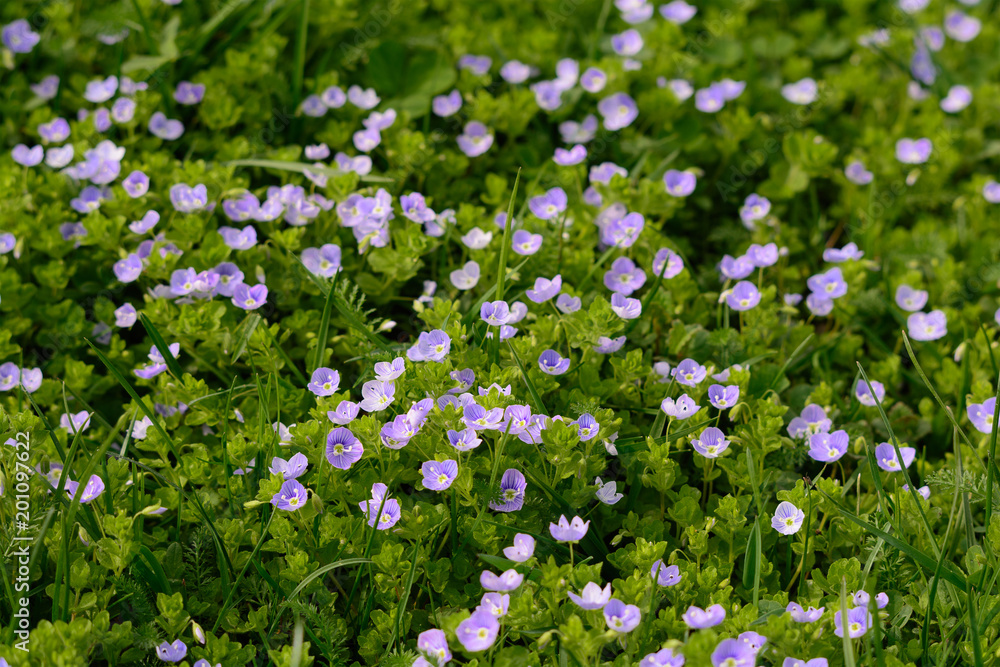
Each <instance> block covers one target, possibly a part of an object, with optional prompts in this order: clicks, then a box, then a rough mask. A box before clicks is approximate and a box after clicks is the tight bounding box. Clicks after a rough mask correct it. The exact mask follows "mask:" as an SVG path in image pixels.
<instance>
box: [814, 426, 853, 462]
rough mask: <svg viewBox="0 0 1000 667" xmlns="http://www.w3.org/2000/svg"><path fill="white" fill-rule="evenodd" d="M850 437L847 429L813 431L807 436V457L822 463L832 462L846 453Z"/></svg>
mask: <svg viewBox="0 0 1000 667" xmlns="http://www.w3.org/2000/svg"><path fill="white" fill-rule="evenodd" d="M849 442H850V438H849V437H848V435H847V431H844V430H840V431H834V432H833V433H814V434H812V435H811V436H809V457H810V458H811V459H812V460H814V461H820V462H822V463H833V462H834V461H839V460H840V458H841V457H842V456H843V455H844V454H846V453H847V445H848V444H849Z"/></svg>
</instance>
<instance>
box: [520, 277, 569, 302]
mask: <svg viewBox="0 0 1000 667" xmlns="http://www.w3.org/2000/svg"><path fill="white" fill-rule="evenodd" d="M561 290H562V276H561V275H558V274H557V275H556V276H554V277H553V278H552V279H551V280H549V279H548V278H541V277H539V278H536V279H535V286H534V288H533V289H529V290H526V291H525V294H526V295H527V297H528V298H529V299H531V300H532V301H533V302H535V303H545V302H546V301H548V300H549V299H551V298H552V297H554V296H556V295H557V294H559V292H560V291H561Z"/></svg>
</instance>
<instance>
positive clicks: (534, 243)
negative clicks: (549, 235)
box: [511, 229, 542, 255]
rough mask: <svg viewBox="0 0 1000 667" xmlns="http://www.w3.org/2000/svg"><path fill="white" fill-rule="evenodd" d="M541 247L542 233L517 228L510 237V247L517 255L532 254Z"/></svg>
mask: <svg viewBox="0 0 1000 667" xmlns="http://www.w3.org/2000/svg"><path fill="white" fill-rule="evenodd" d="M541 247H542V235H541V234H532V233H531V232H529V231H527V230H524V229H518V230H517V231H515V232H514V235H513V237H512V238H511V249H512V250H513V251H514V252H516V253H517V254H518V255H534V254H535V253H536V252H538V249H539V248H541Z"/></svg>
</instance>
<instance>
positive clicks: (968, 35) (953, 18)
mask: <svg viewBox="0 0 1000 667" xmlns="http://www.w3.org/2000/svg"><path fill="white" fill-rule="evenodd" d="M982 27H983V24H982V21H980V20H979V19H977V18H975V17H974V16H969V15H968V14H965V13H963V12H960V11H958V10H957V9H956V10H952V11H950V12H948V14H947V15H946V16H945V18H944V31H945V32H946V33H948V36H949V37H951V38H952V39H953V40H955V41H956V42H971V41H972V40H974V39H975V38H976V36H977V35H978V34H979V31H980V30H981V29H982Z"/></svg>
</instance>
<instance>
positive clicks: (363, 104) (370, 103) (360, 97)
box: [347, 86, 381, 111]
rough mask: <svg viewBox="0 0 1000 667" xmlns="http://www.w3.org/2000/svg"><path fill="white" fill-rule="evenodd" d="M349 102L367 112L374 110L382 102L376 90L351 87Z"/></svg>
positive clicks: (348, 93) (348, 92)
mask: <svg viewBox="0 0 1000 667" xmlns="http://www.w3.org/2000/svg"><path fill="white" fill-rule="evenodd" d="M347 101H348V102H350V103H351V104H353V105H354V106H356V107H357V108H359V109H363V110H365V111H367V110H368V109H374V108H375V107H376V106H378V103H379V102H381V98H379V96H378V93H376V92H375V89H374V88H362V87H361V86H351V87H350V88H348V89H347Z"/></svg>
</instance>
